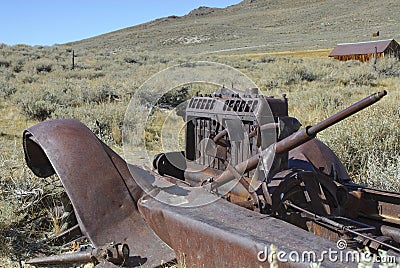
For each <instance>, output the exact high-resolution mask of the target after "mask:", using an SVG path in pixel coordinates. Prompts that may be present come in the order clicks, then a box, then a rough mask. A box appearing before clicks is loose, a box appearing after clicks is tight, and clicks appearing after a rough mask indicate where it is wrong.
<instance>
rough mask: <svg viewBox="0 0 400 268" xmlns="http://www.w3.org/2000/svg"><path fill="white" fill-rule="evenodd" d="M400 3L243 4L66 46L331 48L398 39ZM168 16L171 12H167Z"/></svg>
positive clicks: (193, 50)
mask: <svg viewBox="0 0 400 268" xmlns="http://www.w3.org/2000/svg"><path fill="white" fill-rule="evenodd" d="M398 14H400V1H398V0H388V1H383V2H382V1H369V0H358V1H346V0H299V1H295V2H294V1H292V0H280V1H273V0H245V1H242V2H241V3H239V4H237V5H232V6H229V7H227V8H208V7H200V8H198V9H195V10H193V11H191V12H190V13H189V14H187V15H185V16H181V17H179V16H170V17H166V18H161V19H157V20H154V21H151V22H148V23H145V24H141V25H137V26H133V27H129V28H125V29H122V30H118V31H115V32H111V33H107V34H104V35H100V36H97V37H93V38H89V39H85V40H82V41H78V42H74V43H70V45H73V46H75V47H77V48H83V47H86V48H99V49H100V48H106V49H107V50H109V51H118V50H125V49H128V50H134V51H145V50H147V51H149V50H150V51H159V52H160V53H168V52H171V53H178V51H179V54H198V53H208V52H215V51H219V50H228V51H232V49H236V48H241V49H240V50H238V53H248V52H257V51H271V52H272V51H284V50H299V49H319V48H331V47H333V46H334V45H335V44H336V43H341V42H354V41H366V40H370V39H372V36H371V34H372V33H373V32H376V31H380V36H379V37H378V38H380V39H386V38H395V39H396V38H397V39H400V36H399V34H400V33H399V23H398ZM171 15H172V14H171Z"/></svg>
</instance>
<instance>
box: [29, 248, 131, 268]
mask: <svg viewBox="0 0 400 268" xmlns="http://www.w3.org/2000/svg"><path fill="white" fill-rule="evenodd" d="M128 257H129V247H128V245H126V244H116V245H110V246H108V247H101V248H94V249H91V250H87V251H80V252H74V253H66V254H60V255H54V256H46V257H38V258H34V259H31V260H29V261H27V262H26V263H27V264H30V265H61V264H72V263H89V262H95V263H99V262H102V261H107V262H111V263H113V264H115V265H123V264H124V262H125V260H126V259H127V258H128Z"/></svg>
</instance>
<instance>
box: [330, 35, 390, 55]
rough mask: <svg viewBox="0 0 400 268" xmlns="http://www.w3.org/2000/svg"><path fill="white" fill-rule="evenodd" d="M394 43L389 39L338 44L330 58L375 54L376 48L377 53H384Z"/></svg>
mask: <svg viewBox="0 0 400 268" xmlns="http://www.w3.org/2000/svg"><path fill="white" fill-rule="evenodd" d="M393 41H394V39H388V40H377V41H368V42H358V43H345V44H338V45H337V46H336V47H335V48H334V49H333V50H332V52H331V53H330V54H329V57H334V56H346V55H362V54H374V53H375V47H376V49H377V53H382V52H384V51H385V50H386V48H387V47H388V46H389V45H390V43H391V42H393ZM394 42H396V41H394Z"/></svg>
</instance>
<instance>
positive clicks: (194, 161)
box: [23, 88, 400, 267]
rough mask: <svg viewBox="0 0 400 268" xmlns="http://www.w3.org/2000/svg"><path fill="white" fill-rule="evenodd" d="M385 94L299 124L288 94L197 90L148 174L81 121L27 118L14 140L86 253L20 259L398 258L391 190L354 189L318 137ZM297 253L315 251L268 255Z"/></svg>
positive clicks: (250, 263)
mask: <svg viewBox="0 0 400 268" xmlns="http://www.w3.org/2000/svg"><path fill="white" fill-rule="evenodd" d="M385 95H386V92H385V91H384V92H378V93H376V94H373V95H371V96H369V97H367V98H365V99H363V100H361V101H359V102H357V103H355V104H353V105H352V106H350V107H348V108H346V109H344V110H342V111H340V112H338V113H337V114H335V115H333V116H331V117H329V118H327V119H326V120H324V121H322V122H320V123H317V124H316V125H314V126H309V127H305V128H301V129H300V127H301V124H300V123H299V122H298V121H297V119H295V118H292V117H289V116H288V102H287V99H286V97H282V98H270V97H265V96H263V95H261V94H260V93H259V91H258V90H257V89H249V90H246V91H243V92H242V91H235V90H231V89H225V88H223V89H221V90H219V91H217V92H215V93H214V94H211V95H198V96H196V97H193V98H192V99H191V100H190V101H189V102H188V105H187V107H186V110H185V112H184V115H183V116H184V118H185V122H186V129H185V141H186V145H185V151H184V152H180V151H178V152H166V153H161V154H159V155H157V156H156V157H155V158H154V162H153V169H151V168H150V167H147V166H136V165H133V164H129V163H126V162H125V161H124V160H123V159H122V158H121V157H120V156H119V155H117V154H116V153H115V152H114V151H112V150H111V149H110V148H109V147H108V146H107V145H106V144H104V143H103V142H102V141H101V140H99V139H98V138H97V137H96V136H95V135H94V134H93V133H92V132H91V131H90V130H89V129H88V128H87V127H86V126H84V125H83V124H82V123H80V122H79V121H76V120H71V119H59V120H51V121H45V122H42V123H40V124H38V125H35V126H33V127H31V128H29V129H27V130H26V131H25V132H24V135H23V136H24V138H23V139H24V150H25V155H26V162H27V164H28V166H29V167H30V168H31V169H32V171H33V172H34V173H35V174H36V175H37V176H39V177H47V176H50V175H52V174H54V173H57V175H58V176H59V178H60V180H61V181H62V184H63V185H64V187H65V190H66V192H67V194H68V196H69V198H70V200H71V202H72V205H73V208H74V212H75V215H76V218H77V221H78V225H77V226H75V227H73V228H75V229H79V230H80V231H81V232H82V234H83V235H84V236H86V237H87V238H88V239H89V240H90V241H91V242H92V244H93V246H94V250H91V251H89V252H79V253H71V254H67V255H59V256H48V257H39V258H36V259H32V260H30V261H28V262H29V263H31V264H59V263H68V262H79V261H82V262H85V261H86V262H87V261H96V263H98V265H99V266H104V267H113V266H127V267H136V266H144V267H156V266H159V265H161V264H163V263H167V262H169V261H171V260H174V259H178V260H180V261H181V262H183V263H185V264H186V266H187V267H260V266H262V267H269V266H273V265H275V264H276V263H277V264H278V265H279V266H282V267H283V266H290V267H297V266H301V267H302V266H308V265H309V262H315V263H318V262H321V263H322V266H323V267H336V266H338V267H339V266H340V267H341V266H342V264H341V263H340V261H343V259H340V260H338V259H336V260H335V259H334V260H332V259H328V258H323V257H322V258H320V256H323V254H324V252H326V251H327V250H328V249H330V250H336V251H340V252H341V253H342V254H343V253H349V252H350V254H351V252H352V251H353V250H354V249H357V248H364V247H369V249H370V250H371V251H375V252H376V251H377V250H379V249H383V250H385V251H387V252H388V253H389V254H392V255H398V254H399V251H400V249H399V243H400V229H399V227H400V218H399V215H400V206H399V203H400V194H399V193H395V192H387V191H381V190H376V189H371V188H367V187H364V186H361V185H357V184H354V183H353V182H352V181H351V179H350V178H349V176H348V174H347V171H346V169H345V168H344V166H343V165H342V163H341V162H340V161H339V159H338V158H337V156H336V155H335V154H334V153H333V151H332V150H331V149H330V148H328V147H327V146H326V145H325V144H324V143H322V142H321V141H320V140H318V139H316V138H315V137H316V134H317V133H318V132H320V131H322V130H324V129H326V128H328V127H330V126H331V125H333V124H335V123H337V122H339V121H341V120H343V119H345V118H346V117H349V116H351V115H352V114H354V113H356V112H358V111H360V110H362V109H364V108H366V107H368V106H369V105H371V104H373V103H375V102H377V101H378V100H380V99H381V98H382V97H384V96H385ZM299 129H300V130H299ZM338 241H341V242H343V243H345V244H346V245H347V248H346V249H345V247H342V248H340V249H338V247H339V243H337V242H338ZM304 251H307V252H309V253H308V255H310V252H312V253H313V254H314V255H313V256H311V257H313V258H311V259H310V258H308V259H300V260H298V262H297V261H296V262H293V261H290V259H287V258H286V259H282V258H280V259H279V258H276V256H274V254H275V255H276V252H280V253H281V254H283V255H285V254H290V253H291V252H298V253H299V254H300V256H301V252H304ZM286 256H288V255H286ZM286 260H287V262H286ZM346 265H347V266H352V265H354V264H353V263H352V262H351V261H350V262H349V263H347V264H346Z"/></svg>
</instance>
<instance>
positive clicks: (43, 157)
mask: <svg viewBox="0 0 400 268" xmlns="http://www.w3.org/2000/svg"><path fill="white" fill-rule="evenodd" d="M24 149H25V154H26V160H27V163H28V166H29V167H31V168H32V170H34V171H35V173H36V174H37V175H40V176H42V177H45V176H49V175H51V173H52V172H50V171H51V170H54V171H55V172H56V173H57V175H58V176H59V178H60V180H61V182H62V184H63V186H64V187H65V190H66V192H67V194H68V196H69V198H70V200H71V202H72V205H73V207H74V210H75V213H76V217H77V219H78V223H79V226H80V228H81V230H82V233H83V234H84V235H85V236H86V237H87V238H89V239H90V241H91V242H92V243H93V245H94V246H95V247H98V246H102V245H105V244H108V243H110V242H115V243H124V244H128V246H129V247H130V249H131V254H132V255H131V257H130V258H131V261H132V265H134V264H136V265H145V266H146V265H147V266H154V265H157V264H158V265H159V264H161V263H163V262H167V261H170V260H172V259H173V258H174V254H173V252H172V251H171V249H169V248H168V246H167V245H166V244H165V243H164V242H162V241H161V240H160V239H159V238H158V237H157V236H155V235H154V233H153V231H152V230H151V229H150V228H149V226H148V225H147V224H146V223H145V222H144V220H143V219H142V217H141V215H140V214H139V212H138V211H137V208H136V202H137V200H138V199H139V197H140V196H141V195H142V190H141V189H140V187H138V186H137V185H136V183H135V181H134V180H133V178H132V176H131V175H130V172H129V170H128V168H127V166H126V163H125V162H124V161H123V160H122V159H121V158H120V157H119V156H118V155H117V154H116V153H114V152H113V151H112V150H111V149H110V148H108V147H107V146H106V145H105V144H104V143H103V142H101V141H100V140H99V139H98V138H97V137H96V136H95V135H94V134H93V133H92V132H91V131H90V130H89V129H88V128H87V127H86V126H84V125H83V124H82V123H80V122H79V121H76V120H70V119H64V120H51V121H45V122H43V123H40V124H38V125H35V126H33V127H31V128H29V129H28V130H26V131H25V132H24Z"/></svg>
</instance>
